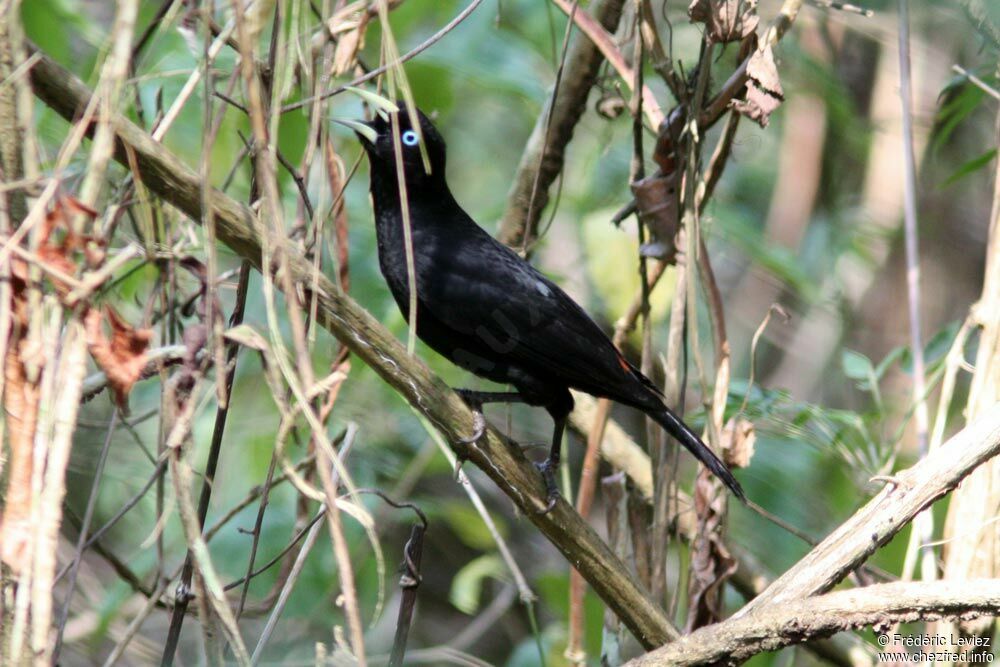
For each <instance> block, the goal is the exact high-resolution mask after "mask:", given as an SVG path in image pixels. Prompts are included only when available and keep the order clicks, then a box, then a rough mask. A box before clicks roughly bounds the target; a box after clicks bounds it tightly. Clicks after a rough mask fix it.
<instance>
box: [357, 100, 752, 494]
mask: <svg viewBox="0 0 1000 667" xmlns="http://www.w3.org/2000/svg"><path fill="white" fill-rule="evenodd" d="M391 116H393V117H394V118H390V119H387V118H383V117H382V116H381V115H380V116H379V117H377V118H376V119H375V120H373V121H368V122H363V123H362V122H357V121H356V122H351V123H344V124H348V125H349V126H351V127H353V128H354V129H355V131H356V132H357V134H358V136H359V137H360V138H361V142H362V144H363V145H364V148H365V151H366V152H367V154H368V159H369V161H370V163H371V195H372V202H373V206H374V209H375V230H376V235H377V237H378V257H379V266H380V268H381V270H382V275H383V276H385V279H386V281H387V282H388V284H389V289H390V290H391V291H392V295H393V297H394V298H395V299H396V303H397V304H398V305H399V307H400V309H401V310H402V311H403V315H404V316H407V317H409V310H410V286H409V281H408V280H407V262H406V245H405V242H404V230H403V211H402V206H401V198H400V187H399V180H398V176H397V163H398V162H397V161H398V160H401V164H402V167H403V174H404V176H405V183H406V200H407V203H408V208H409V219H410V229H411V234H412V247H413V260H414V268H415V273H416V276H415V277H416V287H417V304H416V328H417V332H416V333H417V336H419V337H420V339H421V340H423V341H424V342H425V343H427V344H428V345H429V346H430V347H431V348H433V349H434V350H435V351H437V352H438V353H439V354H442V355H443V356H445V357H447V358H448V359H449V360H451V361H452V362H453V363H455V364H457V365H459V366H461V367H463V368H465V369H467V370H469V371H471V372H472V373H475V374H476V375H479V376H481V377H484V378H487V379H489V380H492V381H494V382H499V383H503V384H510V385H513V386H514V387H515V388H516V389H517V391H516V392H481V391H471V390H461V389H460V390H457V391H458V392H459V394H460V395H461V396H462V397H463V398H464V399H465V401H466V402H467V403H469V405H470V406H471V407H472V408H473V409H474V410H475V411H476V413H477V415H476V434H475V436H473V440H470V441H474V439H478V437H480V436H481V435H482V430H483V428H484V427H485V421H484V419H483V417H482V413H481V408H482V405H483V404H484V403H488V402H523V403H527V404H528V405H535V406H542V407H544V408H545V409H546V410H548V412H549V414H550V415H552V419H553V420H554V421H555V430H554V432H553V434H552V447H551V449H550V451H549V456H548V458H547V459H546V460H545V461H544V462H543V463H541V464H536V465H537V466H538V468H539V470H540V471H541V473H542V475H543V477H544V479H545V484H546V489H547V491H548V494H549V505H548V508H547V509H546V510H545V511H548V510H549V509H551V508H552V507H553V506H554V505H555V500H556V497H557V496H558V490H557V487H556V484H555V475H554V473H555V470H556V468H557V466H558V463H559V450H560V444H561V441H562V434H563V428H564V427H565V425H566V418H567V416H568V415H569V413H570V412H571V411H572V409H573V397H572V395H571V394H570V392H569V389H570V388H573V389H579V390H580V391H583V392H586V393H588V394H591V395H593V396H600V397H606V398H610V399H612V400H614V401H616V402H618V403H623V404H625V405H629V406H632V407H634V408H638V409H639V410H642V411H643V412H644V413H646V414H647V415H649V416H650V417H652V418H653V419H654V420H655V421H656V422H657V423H658V424H660V425H661V426H662V427H663V428H664V429H666V431H667V432H668V433H669V434H670V435H672V436H673V437H674V438H676V439H677V440H678V441H679V442H680V443H681V444H682V445H684V446H685V447H687V449H688V450H689V451H690V452H691V453H692V454H694V455H695V457H697V458H698V460H699V461H701V462H702V463H704V464H705V465H706V466H707V467H708V469H709V470H711V471H712V472H713V473H714V474H715V475H716V476H717V477H718V478H719V479H721V480H722V481H723V482H724V483H725V485H726V486H728V487H729V488H730V489H731V490H732V492H733V493H734V494H736V496H737V497H739V498H740V499H741V500H745V496H744V494H743V489H742V488H741V487H740V485H739V482H737V481H736V479H735V478H734V477H733V475H732V473H731V472H730V471H729V469H728V468H727V467H726V465H725V464H724V463H723V462H722V461H720V460H719V458H718V457H716V456H715V454H713V453H712V451H711V450H710V449H709V448H708V447H706V446H705V444H704V443H703V442H702V441H701V439H700V438H699V437H698V436H697V435H696V434H695V433H694V432H693V431H692V430H691V429H690V428H689V427H688V426H687V425H686V424H685V423H684V422H683V421H681V419H680V418H679V417H678V416H677V415H675V414H674V413H673V412H672V411H671V410H670V408H668V407H667V406H666V405H664V403H663V397H662V394H661V393H660V392H659V390H658V389H657V387H656V385H654V384H653V383H652V382H650V380H649V379H648V378H647V377H646V376H645V375H643V374H642V373H641V372H640V371H639V370H638V369H637V368H635V367H634V366H633V365H632V364H630V363H629V362H628V361H627V360H626V359H625V357H623V356H622V355H621V353H620V352H618V350H617V349H616V348H615V346H614V344H612V342H611V341H610V340H609V339H608V337H607V336H606V335H605V334H604V332H603V331H602V330H601V328H600V327H598V326H597V324H595V323H594V321H593V320H592V319H591V318H590V317H589V316H588V315H587V313H586V312H584V310H583V308H581V307H580V306H578V305H577V304H576V303H575V302H574V301H573V300H572V299H571V298H570V297H569V296H568V295H567V294H566V293H565V292H563V291H562V290H561V289H560V288H559V286H558V285H556V284H555V283H553V282H552V281H551V280H549V279H548V278H546V277H545V276H543V275H542V274H541V273H539V272H538V271H537V270H536V269H535V268H534V267H533V266H531V264H529V263H528V262H527V261H525V260H524V259H522V258H521V257H520V256H518V255H517V254H516V253H514V252H513V251H512V250H510V249H509V248H507V247H506V246H505V245H503V244H502V243H500V242H499V241H497V240H496V239H494V238H493V237H492V236H491V235H490V234H488V233H487V232H486V231H485V230H484V229H483V228H482V227H480V226H479V225H478V224H476V222H475V221H474V220H473V219H472V218H471V217H469V215H468V214H467V213H466V212H465V211H464V210H463V209H462V207H461V206H459V204H458V202H456V201H455V198H454V197H453V196H452V194H451V190H450V189H449V188H448V183H447V181H446V180H445V142H444V139H443V138H442V137H441V135H440V134H439V133H438V131H437V130H436V129H435V128H434V126H433V125H432V124H431V122H430V120H429V119H428V118H427V116H425V115H424V114H423V113H421V112H418V116H419V120H420V126H419V128H414V127H412V126H411V123H410V117H409V115H408V114H407V113H406V112H405V110H404V111H401V112H398V113H393V114H391ZM392 122H396V123H397V124H398V130H397V135H396V136H397V137H398V139H394V138H393V132H392ZM396 141H398V145H399V147H400V152H401V155H400V156H399V157H397V153H396V151H395V149H394V144H395V143H396ZM421 144H423V145H422V146H421ZM425 157H426V158H427V162H428V163H429V166H430V171H427V170H426V168H425Z"/></svg>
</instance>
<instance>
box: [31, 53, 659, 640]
mask: <svg viewBox="0 0 1000 667" xmlns="http://www.w3.org/2000/svg"><path fill="white" fill-rule="evenodd" d="M32 50H33V51H35V52H38V53H39V54H40V55H41V57H40V58H39V60H38V62H37V64H36V65H35V67H34V68H33V69H32V71H31V81H32V86H33V88H34V91H35V95H36V96H37V97H38V98H39V99H41V100H42V101H43V102H44V103H45V104H47V105H48V106H50V107H52V109H54V110H55V111H56V112H57V113H59V114H60V115H62V116H63V117H64V118H66V119H68V120H70V121H72V120H73V119H75V118H76V117H77V116H78V115H79V113H80V111H82V110H83V108H84V107H85V106H86V105H87V103H88V102H89V100H90V97H91V94H92V93H91V91H90V90H89V89H88V88H87V86H86V85H85V84H84V83H83V82H81V81H80V80H79V79H77V78H76V77H75V76H74V75H73V74H71V73H70V72H68V71H66V70H65V69H64V68H63V67H61V66H60V65H58V64H57V63H55V62H54V61H53V60H52V59H51V58H49V57H47V56H46V55H44V54H43V53H41V52H40V51H38V50H37V48H36V47H32ZM113 126H114V128H115V134H116V145H115V159H116V160H118V161H119V162H121V163H122V164H127V163H128V160H127V156H126V147H127V148H128V150H129V151H130V152H131V153H132V154H133V155H134V161H135V164H136V166H137V168H138V171H139V173H140V174H141V176H142V179H143V183H145V184H146V186H147V187H148V188H149V189H150V190H151V191H152V192H155V193H156V194H157V195H159V196H160V197H161V198H163V199H164V200H165V201H167V202H168V203H170V204H172V205H173V206H175V207H176V208H178V209H179V210H181V211H183V212H184V213H185V214H186V215H187V216H189V217H190V218H191V219H192V220H195V221H200V220H202V219H203V218H204V216H203V215H202V183H201V181H200V179H199V178H198V176H197V174H196V173H195V172H194V171H192V170H191V169H190V168H189V167H188V166H187V165H185V164H184V163H183V162H181V161H180V160H179V159H178V158H177V157H176V156H174V155H173V154H172V153H170V152H169V151H168V150H166V149H165V148H164V147H163V146H162V145H160V144H158V143H156V142H155V141H153V140H152V138H151V137H150V136H149V135H148V134H146V133H145V132H144V131H143V130H141V129H140V128H139V127H137V126H136V125H134V124H133V123H131V122H130V121H128V120H127V119H125V118H123V117H121V116H115V117H114V118H113ZM205 199H206V200H207V202H208V203H209V205H210V206H211V207H212V216H213V218H214V219H215V224H216V232H217V235H218V238H219V240H220V241H222V242H223V243H225V244H226V245H227V246H229V247H230V248H231V249H232V250H233V251H235V252H236V253H237V254H239V255H240V256H241V257H243V258H245V259H247V260H249V261H250V262H252V263H253V264H254V266H256V267H257V268H260V264H261V243H262V241H263V240H264V239H265V238H266V240H267V242H268V243H269V244H270V246H271V248H273V249H274V252H273V253H272V257H273V256H274V255H281V257H280V258H278V259H277V260H276V261H274V262H272V266H271V267H269V269H270V270H271V271H274V270H276V268H277V267H279V266H280V267H283V269H284V270H287V271H288V273H289V275H288V278H289V279H290V281H289V282H290V283H291V284H292V285H293V286H294V288H295V289H296V290H298V291H301V292H302V293H303V294H305V295H306V296H307V297H308V296H315V298H316V303H317V306H318V320H319V322H320V324H322V325H323V326H324V327H326V328H327V329H329V330H330V331H331V333H333V334H334V335H335V336H336V337H337V338H338V339H339V340H340V341H341V342H343V343H344V345H345V346H347V347H348V348H349V349H350V350H351V351H352V352H353V353H355V354H356V355H357V356H358V357H360V358H361V359H362V360H363V361H364V362H365V363H367V364H368V365H369V366H371V367H372V369H373V370H374V371H375V372H376V373H378V374H379V375H380V376H381V377H382V379H383V380H385V381H386V382H387V383H388V384H389V385H391V386H392V387H393V388H395V389H396V390H397V391H398V392H399V393H400V394H401V395H402V396H403V397H404V398H406V400H407V401H409V402H410V404H411V405H413V407H414V408H416V409H417V410H418V411H419V412H420V413H422V414H423V415H425V416H426V417H427V418H428V419H429V420H430V421H431V422H432V423H433V424H434V426H435V427H436V428H437V429H439V430H440V431H441V433H442V434H443V435H444V436H445V438H446V439H447V440H448V441H449V442H452V443H454V442H457V441H458V440H459V439H460V438H462V437H465V436H467V435H468V433H469V431H470V430H471V428H472V422H473V419H472V413H471V412H470V411H469V409H468V407H467V406H466V405H465V403H463V402H462V400H461V399H460V398H459V397H458V395H457V394H455V393H454V392H453V391H451V389H450V388H448V386H447V385H445V384H444V382H443V381H442V380H441V379H439V378H438V377H437V376H435V375H434V374H433V373H431V371H430V370H429V369H428V368H427V366H426V365H424V364H423V362H421V361H420V360H419V359H416V358H414V357H411V356H409V355H408V354H407V353H406V350H405V348H404V347H403V346H402V345H401V344H400V342H399V341H398V340H396V339H395V338H394V337H393V336H392V335H391V334H390V333H389V332H388V331H387V330H386V329H385V327H383V326H382V324H381V323H379V322H378V321H377V320H376V319H375V318H374V317H372V316H371V315H370V314H369V313H368V312H367V311H365V310H364V309H363V308H361V306H359V305H358V304H357V303H356V302H355V301H354V300H353V299H351V298H350V297H349V296H348V295H346V294H344V292H343V291H341V289H340V288H339V287H338V286H337V285H335V284H334V283H333V282H331V281H330V280H329V279H327V278H326V277H325V276H318V277H317V276H315V273H314V271H313V267H312V263H311V262H310V261H309V260H308V259H307V258H305V257H304V256H303V255H302V254H300V253H299V252H298V251H297V250H296V249H294V248H292V247H291V246H289V245H288V244H287V243H286V242H285V240H284V239H283V238H281V237H280V236H278V234H276V233H275V232H274V231H273V230H271V229H270V226H269V225H265V224H262V223H261V221H259V220H258V219H257V218H256V217H255V216H254V214H253V212H252V211H251V210H250V209H249V208H248V207H247V206H244V205H242V204H240V203H238V202H237V201H235V200H234V199H232V198H230V197H228V196H226V195H225V194H223V193H221V192H219V191H217V190H212V191H210V192H209V193H207V195H206V197H205ZM276 283H277V284H279V285H283V284H285V281H276ZM300 302H302V303H308V302H309V299H308V298H303V299H300ZM459 453H460V454H462V455H464V456H466V457H467V458H468V460H470V461H471V462H472V463H473V464H475V465H476V466H477V467H479V468H481V469H482V470H483V471H484V472H485V473H486V474H487V475H488V476H489V477H490V478H491V479H492V480H493V481H494V482H495V483H496V484H497V485H498V486H499V487H500V489H501V490H502V491H503V492H504V493H505V494H507V495H508V496H509V497H510V498H511V499H512V500H513V501H514V502H515V504H517V506H518V507H519V508H520V509H521V511H523V512H524V514H525V516H527V517H528V518H529V519H530V520H531V521H532V523H534V524H535V525H536V526H537V527H538V528H539V529H540V530H541V531H542V533H543V534H544V535H545V536H546V537H547V538H548V539H549V540H550V541H551V542H552V543H553V545H555V546H556V548H558V549H559V551H560V552H562V554H563V555H564V556H565V557H566V558H567V559H568V560H569V561H570V562H571V563H572V564H573V566H574V567H575V568H577V569H578V570H579V571H580V573H581V574H583V576H584V577H585V578H586V579H587V582H588V583H589V584H590V585H591V586H592V587H593V589H594V591H595V592H596V593H597V594H598V595H600V596H601V598H602V599H603V600H604V601H605V602H606V603H607V604H608V606H609V607H610V608H611V609H612V610H613V611H614V612H615V613H616V614H617V615H618V616H619V618H621V619H622V621H623V622H624V623H625V625H626V626H627V627H628V628H629V629H630V630H631V631H632V633H633V634H634V635H635V636H636V638H637V639H638V640H639V641H640V642H641V643H642V644H643V645H644V646H647V647H653V646H658V645H661V644H663V643H665V642H667V641H668V640H670V639H672V638H674V637H676V631H675V630H674V629H673V627H672V626H671V624H670V621H669V620H668V619H667V617H666V615H665V614H664V613H663V611H662V610H661V609H659V607H657V606H656V604H655V603H653V601H652V600H650V599H649V598H648V597H647V596H646V595H645V593H643V591H642V589H641V588H640V586H639V584H638V582H637V581H636V580H635V579H634V578H633V577H632V575H631V574H630V573H629V571H628V568H627V567H626V566H625V565H624V564H623V563H622V562H621V561H620V560H619V559H618V558H617V557H616V556H615V555H614V553H613V552H612V551H611V550H610V549H609V548H608V546H607V545H606V544H605V543H604V542H603V541H602V540H601V539H600V537H598V535H597V533H595V532H594V530H593V529H592V528H591V527H590V525H589V524H587V523H586V522H585V521H584V520H583V519H582V518H581V517H580V515H579V514H577V513H576V512H575V511H574V510H573V508H572V507H570V506H569V505H568V504H567V503H566V502H564V501H562V502H559V503H558V504H557V505H556V507H555V509H553V511H551V512H549V513H548V514H544V515H543V514H539V510H540V509H542V508H544V507H545V505H546V493H545V488H544V485H543V484H542V481H541V479H540V478H539V475H538V472H537V470H536V469H535V468H534V466H532V465H531V463H529V462H528V460H527V459H526V458H525V457H524V455H523V454H522V453H521V450H520V449H519V448H518V447H516V446H515V445H514V444H513V443H511V442H510V441H509V440H507V439H505V438H504V437H502V436H501V435H499V434H498V433H497V432H496V431H494V430H492V429H491V430H489V432H488V433H487V435H486V436H485V437H484V438H483V439H482V440H480V441H479V442H478V443H476V444H475V445H471V446H468V447H467V448H464V449H462V450H461V451H460V452H459Z"/></svg>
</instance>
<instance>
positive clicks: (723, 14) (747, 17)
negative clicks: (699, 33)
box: [688, 0, 760, 44]
mask: <svg viewBox="0 0 1000 667" xmlns="http://www.w3.org/2000/svg"><path fill="white" fill-rule="evenodd" d="M688 16H689V17H690V18H691V20H692V21H693V22H695V23H704V24H705V30H706V31H707V34H708V37H709V38H710V39H711V40H712V41H713V42H715V43H716V44H727V43H729V42H738V41H741V40H742V39H744V38H745V37H748V36H749V35H750V34H751V33H753V31H754V30H756V29H757V23H758V22H759V21H760V17H758V16H757V0H693V1H692V2H691V4H690V5H688Z"/></svg>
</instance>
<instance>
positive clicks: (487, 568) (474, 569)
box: [448, 554, 507, 614]
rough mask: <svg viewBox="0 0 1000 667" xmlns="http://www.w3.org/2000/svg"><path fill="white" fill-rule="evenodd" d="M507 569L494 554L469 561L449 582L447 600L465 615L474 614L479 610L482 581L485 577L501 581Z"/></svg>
mask: <svg viewBox="0 0 1000 667" xmlns="http://www.w3.org/2000/svg"><path fill="white" fill-rule="evenodd" d="M506 572H507V568H506V567H505V566H504V564H503V561H502V560H500V557H499V556H497V555H496V554H487V555H485V556H480V557H479V558H476V559H474V560H471V561H469V562H468V563H467V564H466V565H465V567H463V568H462V569H461V570H459V571H458V574H456V575H455V578H454V579H452V581H451V591H450V592H449V593H448V600H449V601H450V602H451V603H452V604H453V605H455V608H456V609H458V610H459V611H461V612H463V613H465V614H474V613H476V610H477V609H478V608H479V598H480V596H481V595H482V592H483V580H484V579H486V578H487V577H490V578H493V579H501V578H503V576H504V575H505V574H506Z"/></svg>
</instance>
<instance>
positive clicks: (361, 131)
mask: <svg viewBox="0 0 1000 667" xmlns="http://www.w3.org/2000/svg"><path fill="white" fill-rule="evenodd" d="M410 121H411V119H410V114H409V113H407V111H406V109H405V108H404V109H401V110H400V111H398V112H386V113H385V114H384V115H378V116H376V117H375V118H374V119H373V120H370V121H354V122H351V123H350V127H351V128H352V129H353V130H354V131H355V133H356V134H357V135H358V138H359V139H361V145H362V146H364V148H365V152H366V153H368V159H369V161H370V162H371V167H372V172H373V173H375V172H380V173H382V174H392V175H395V173H396V167H397V165H398V164H400V162H401V163H402V165H403V173H404V174H405V175H406V183H407V185H410V186H416V185H422V184H426V183H428V182H429V181H437V180H440V182H443V180H444V167H445V143H444V138H442V137H441V135H440V134H439V133H438V131H437V130H436V129H435V128H434V125H433V124H432V123H431V121H430V119H429V118H428V117H427V116H426V115H425V114H424V113H423V112H422V111H420V110H417V121H418V125H417V126H414V125H413V124H412V123H411V122H410ZM394 124H395V125H396V126H397V128H398V136H399V154H398V155H397V153H396V149H395V140H394V138H393V125H394ZM424 155H426V156H427V162H426V163H425V161H424ZM428 166H429V167H430V170H429V172H428V169H427V167H428Z"/></svg>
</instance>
